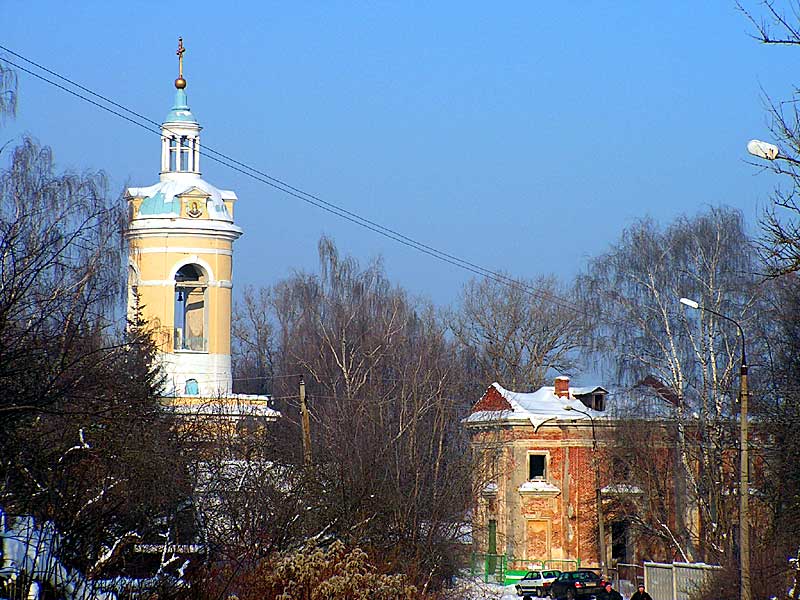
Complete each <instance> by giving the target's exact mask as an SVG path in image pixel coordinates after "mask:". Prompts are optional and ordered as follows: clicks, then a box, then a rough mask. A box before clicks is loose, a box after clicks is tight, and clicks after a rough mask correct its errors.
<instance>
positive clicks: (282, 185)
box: [0, 45, 585, 314]
mask: <svg viewBox="0 0 800 600" xmlns="http://www.w3.org/2000/svg"><path fill="white" fill-rule="evenodd" d="M0 50H3V51H5V52H7V53H9V54H12V55H13V56H16V57H18V58H19V59H21V60H22V61H25V62H26V63H28V64H30V65H33V66H34V67H36V68H38V69H40V70H42V71H44V72H46V73H48V74H49V75H52V76H53V77H56V78H58V79H60V80H61V81H63V82H65V83H67V84H69V85H71V86H73V87H76V88H78V89H79V90H81V91H83V92H86V93H87V94H90V95H92V96H94V97H95V98H98V99H100V100H102V101H103V102H105V103H107V104H110V105H112V106H114V107H116V108H118V109H120V110H121V111H124V112H126V113H128V114H130V115H133V116H134V117H136V119H139V120H141V121H145V122H146V123H148V124H150V125H153V126H154V127H156V128H157V129H154V128H153V127H150V126H149V125H145V124H144V123H141V122H140V121H137V120H136V119H134V118H131V117H129V116H127V115H125V114H122V113H121V112H119V111H117V110H114V109H112V108H109V107H108V106H104V105H103V104H101V103H99V102H97V101H95V100H92V99H91V98H89V97H87V96H85V95H83V94H80V93H78V92H76V91H74V90H71V89H69V88H68V87H66V86H64V85H61V84H59V83H57V82H55V81H53V80H52V79H49V78H47V77H45V76H43V75H40V74H38V73H36V72H34V71H32V70H30V69H28V68H25V67H23V66H22V65H20V64H18V63H15V62H13V61H11V60H9V59H8V58H5V57H0V60H3V61H4V62H6V63H8V64H9V65H11V66H13V67H15V68H17V69H19V70H21V71H23V72H25V73H28V74H29V75H32V76H33V77H36V78H38V79H40V80H42V81H44V82H46V83H48V84H50V85H52V86H54V87H57V88H58V89H60V90H62V91H64V92H67V93H69V94H71V95H73V96H75V97H77V98H79V99H81V100H83V101H85V102H88V103H90V104H92V105H93V106H95V107H97V108H100V109H102V110H105V111H107V112H109V113H110V114H113V115H115V116H117V117H120V118H122V119H124V120H126V121H128V122H130V123H132V124H134V125H137V126H139V127H141V128H143V129H145V130H146V131H149V132H152V133H155V134H157V135H159V136H160V135H161V127H162V125H160V124H159V123H157V122H156V121H153V120H152V119H149V118H148V117H146V116H144V115H142V114H140V113H138V112H136V111H134V110H131V109H129V108H127V107H126V106H124V105H122V104H120V103H118V102H115V101H114V100H111V99H110V98H107V97H106V96H103V95H102V94H99V93H97V92H94V91H93V90H91V89H89V88H87V87H85V86H83V85H81V84H79V83H77V82H75V81H73V80H71V79H69V78H67V77H64V76H63V75H60V74H59V73H57V72H55V71H53V70H51V69H48V68H47V67H45V66H43V65H41V64H39V63H37V62H35V61H33V60H30V59H28V58H26V57H25V56H23V55H21V54H19V53H17V52H14V51H13V50H11V49H10V48H7V47H5V46H3V45H0ZM165 129H166V130H167V131H170V130H169V128H165ZM171 133H174V132H171ZM200 153H201V155H203V154H204V155H205V156H207V157H208V158H210V159H211V160H213V161H215V162H217V163H219V164H222V165H224V166H226V167H228V168H230V169H232V170H234V171H237V172H239V173H241V174H243V175H246V176H248V177H250V178H252V179H255V180H256V181H259V182H261V183H264V184H266V185H269V186H271V187H273V188H275V189H277V190H279V191H281V192H283V193H284V194H287V195H290V196H293V197H294V198H297V199H299V200H302V201H303V202H306V203H308V204H311V205H313V206H315V207H317V208H319V209H322V210H324V211H326V212H329V213H331V214H333V215H335V216H338V217H339V218H341V219H344V220H347V221H350V222H351V223H354V224H355V225H359V226H361V227H363V228H365V229H369V230H370V231H373V232H374V233H377V234H379V235H381V236H384V237H386V238H388V239H391V240H393V241H395V242H398V243H400V244H403V245H405V246H407V247H409V248H412V249H414V250H417V251H418V252H421V253H423V254H427V255H428V256H430V257H432V258H435V259H437V260H439V261H441V262H445V263H448V264H450V265H453V266H455V267H458V268H460V269H463V270H466V271H469V272H471V273H473V274H475V275H479V276H481V277H485V278H487V279H490V280H493V281H495V282H497V283H500V284H503V285H506V286H508V287H512V288H514V287H516V288H517V289H519V290H521V291H523V292H525V293H527V294H529V295H531V296H533V297H536V298H539V299H540V300H545V301H549V302H552V303H554V304H557V305H559V306H561V307H562V308H566V309H568V310H571V311H574V312H578V313H582V314H585V311H583V310H582V309H581V308H580V307H578V306H577V305H575V304H574V303H573V302H570V301H569V300H567V299H565V298H562V297H560V296H557V295H556V294H553V293H552V292H547V291H545V290H541V289H538V288H535V287H533V286H530V285H527V284H525V283H523V282H521V281H517V280H515V279H513V278H511V277H508V276H506V275H504V274H502V273H499V272H497V271H493V270H491V269H488V268H485V267H482V266H480V265H478V264H476V263H473V262H471V261H468V260H466V259H463V258H460V257H458V256H455V255H453V254H450V253H447V252H445V251H442V250H439V249H437V248H435V247H433V246H430V245H428V244H425V243H423V242H419V241H417V240H415V239H413V238H411V237H409V236H406V235H404V234H403V233H401V232H399V231H397V230H394V229H392V228H390V227H386V226H384V225H381V224H380V223H377V222H375V221H372V220H370V219H367V218H366V217H362V216H361V215H359V214H357V213H355V212H352V211H349V210H347V209H345V208H343V207H341V206H338V205H336V204H334V203H332V202H328V201H326V200H324V199H322V198H321V197H319V196H316V195H314V194H311V193H309V192H305V191H303V190H302V189H300V188H297V187H295V186H292V185H290V184H289V183H287V182H285V181H282V180H280V179H278V178H275V177H272V176H271V175H269V174H267V173H265V172H263V171H260V170H259V169H256V168H254V167H251V166H250V165H247V164H246V163H244V162H241V161H239V160H237V159H235V158H233V157H231V156H228V155H226V154H224V153H222V152H219V151H217V150H215V149H213V148H211V147H209V146H202V145H201V148H200Z"/></svg>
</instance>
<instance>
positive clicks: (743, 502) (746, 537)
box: [680, 298, 751, 600]
mask: <svg viewBox="0 0 800 600" xmlns="http://www.w3.org/2000/svg"><path fill="white" fill-rule="evenodd" d="M680 302H681V304H683V305H685V306H688V307H689V308H693V309H694V310H703V311H705V312H707V313H711V314H712V315H717V316H718V317H720V318H722V319H725V320H726V321H730V322H731V323H733V324H734V325H736V328H737V329H738V330H739V335H740V336H741V338H742V363H741V367H740V370H739V373H740V375H741V377H740V378H739V406H740V409H741V415H740V417H739V434H740V440H739V445H740V448H739V456H740V458H741V462H740V466H739V568H740V571H741V579H742V581H741V596H740V597H741V600H750V599H751V595H750V506H749V503H750V481H749V474H748V472H749V467H750V452H749V448H748V440H747V438H748V435H747V401H748V394H747V355H746V354H745V341H744V330H743V329H742V326H741V325H740V324H739V322H738V321H737V320H735V319H732V318H731V317H729V316H727V315H723V314H722V313H719V312H717V311H715V310H713V309H710V308H706V307H705V306H700V304H698V303H697V302H695V301H694V300H690V299H689V298H681V299H680Z"/></svg>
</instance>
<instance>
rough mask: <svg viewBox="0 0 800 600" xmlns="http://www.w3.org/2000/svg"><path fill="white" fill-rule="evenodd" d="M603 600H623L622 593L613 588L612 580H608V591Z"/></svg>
mask: <svg viewBox="0 0 800 600" xmlns="http://www.w3.org/2000/svg"><path fill="white" fill-rule="evenodd" d="M603 600H622V594H620V593H619V592H618V591H617V590H615V589H614V588H613V586H612V585H611V582H610V581H608V582H606V593H605V595H604V596H603ZM650 600H652V598H651V599H650Z"/></svg>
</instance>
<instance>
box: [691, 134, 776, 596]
mask: <svg viewBox="0 0 800 600" xmlns="http://www.w3.org/2000/svg"><path fill="white" fill-rule="evenodd" d="M754 141H756V140H754ZM751 143H752V142H751ZM749 149H750V145H749V144H748V150H749ZM776 150H777V149H776ZM775 156H777V151H776V153H775ZM765 158H766V157H765ZM770 160H772V159H770ZM680 302H681V304H683V305H685V306H688V307H689V308H693V309H695V310H704V311H706V312H708V313H711V314H712V315H717V316H718V317H720V318H722V319H725V320H726V321H730V322H731V323H733V324H734V325H736V328H737V329H738V330H739V335H740V336H741V338H742V364H741V368H740V371H739V373H740V375H741V377H740V378H739V406H740V408H741V416H740V417H739V433H740V436H741V439H740V441H739V445H740V449H739V455H740V457H741V463H740V467H739V568H740V569H741V578H742V582H741V583H742V585H741V600H750V598H751V596H750V519H749V517H750V508H749V501H750V482H749V478H748V471H749V465H750V456H749V454H750V453H749V448H748V441H747V400H748V397H747V356H746V354H745V342H744V330H743V329H742V326H741V325H740V324H739V322H738V321H737V320H735V319H732V318H730V317H729V316H727V315H723V314H722V313H718V312H717V311H715V310H712V309H710V308H706V307H705V306H700V304H698V303H697V302H695V301H694V300H690V299H689V298H681V299H680Z"/></svg>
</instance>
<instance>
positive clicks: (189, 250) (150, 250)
mask: <svg viewBox="0 0 800 600" xmlns="http://www.w3.org/2000/svg"><path fill="white" fill-rule="evenodd" d="M134 252H135V253H136V254H164V253H167V252H175V253H178V254H216V255H219V256H233V250H228V249H227V248H198V247H193V246H152V247H147V248H136V249H135V250H134Z"/></svg>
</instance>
